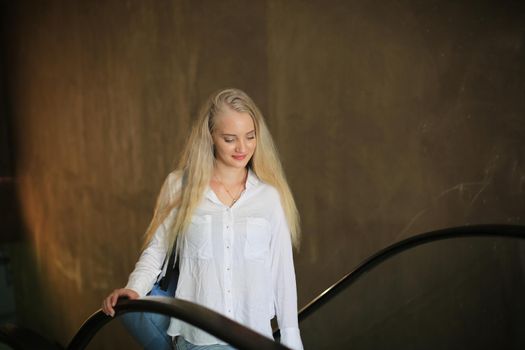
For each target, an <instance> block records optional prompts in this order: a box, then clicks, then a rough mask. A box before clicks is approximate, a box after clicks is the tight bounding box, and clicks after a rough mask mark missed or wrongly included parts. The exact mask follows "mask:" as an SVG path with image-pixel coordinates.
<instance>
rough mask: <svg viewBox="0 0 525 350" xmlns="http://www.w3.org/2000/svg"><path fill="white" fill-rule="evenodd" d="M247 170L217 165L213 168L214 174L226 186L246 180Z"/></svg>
mask: <svg viewBox="0 0 525 350" xmlns="http://www.w3.org/2000/svg"><path fill="white" fill-rule="evenodd" d="M247 171H248V169H247V168H233V167H227V166H224V165H222V164H219V163H216V164H215V166H214V168H213V174H214V175H215V176H217V177H219V179H220V180H221V181H222V182H223V183H225V184H238V183H239V182H242V181H243V180H244V177H245V176H246V172H247Z"/></svg>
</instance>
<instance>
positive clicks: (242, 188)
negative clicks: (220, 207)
mask: <svg viewBox="0 0 525 350" xmlns="http://www.w3.org/2000/svg"><path fill="white" fill-rule="evenodd" d="M247 176H248V171H246V174H245V175H244V179H243V181H242V183H243V186H242V187H241V189H240V190H239V193H238V194H237V196H233V195H232V194H231V192H230V191H228V188H227V187H226V186H225V185H224V183H223V182H222V181H221V180H220V179H219V177H218V176H217V175H214V176H213V177H215V180H217V181H218V182H219V183H220V184H221V186H222V187H223V188H224V189H225V190H226V193H228V196H230V198H231V199H232V204H230V207H231V206H233V205H234V204H235V203H236V202H237V201H238V200H239V198H241V194H242V191H243V190H244V186H245V184H246V177H247Z"/></svg>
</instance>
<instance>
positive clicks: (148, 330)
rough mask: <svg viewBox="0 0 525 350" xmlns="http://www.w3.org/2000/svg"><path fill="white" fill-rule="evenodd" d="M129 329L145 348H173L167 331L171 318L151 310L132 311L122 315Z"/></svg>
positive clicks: (160, 349) (165, 349)
mask: <svg viewBox="0 0 525 350" xmlns="http://www.w3.org/2000/svg"><path fill="white" fill-rule="evenodd" d="M120 319H121V321H122V323H123V324H124V326H126V328H127V329H128V331H129V332H130V333H131V334H132V335H133V337H134V338H135V339H136V340H137V341H138V342H139V344H140V345H141V346H142V347H143V348H144V349H145V350H172V346H171V337H170V336H169V335H168V334H167V333H166V331H167V330H168V326H169V325H170V318H169V317H168V316H164V315H161V314H156V313H150V312H130V313H127V314H124V315H122V316H120Z"/></svg>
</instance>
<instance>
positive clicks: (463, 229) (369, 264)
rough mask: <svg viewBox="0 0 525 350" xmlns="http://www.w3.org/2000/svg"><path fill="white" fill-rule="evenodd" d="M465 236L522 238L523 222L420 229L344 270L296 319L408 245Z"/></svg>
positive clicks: (523, 231) (300, 319)
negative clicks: (422, 231)
mask: <svg viewBox="0 0 525 350" xmlns="http://www.w3.org/2000/svg"><path fill="white" fill-rule="evenodd" d="M464 237H505V238H518V239H525V226H523V225H472V226H460V227H452V228H446V229H441V230H436V231H432V232H427V233H422V234H419V235H416V236H412V237H409V238H406V239H404V240H402V241H399V242H397V243H394V244H392V245H390V246H388V247H386V248H384V249H382V250H380V251H379V252H377V253H375V254H373V255H372V256H370V257H369V258H367V259H366V260H364V261H363V262H362V263H360V264H359V265H358V266H357V267H356V268H355V269H354V270H352V271H351V272H350V273H348V274H346V275H345V276H344V277H343V278H341V279H340V280H339V281H337V282H336V283H334V284H333V285H332V286H330V287H329V288H327V289H326V290H325V291H324V292H322V293H321V294H319V295H318V296H317V297H316V298H315V299H313V300H312V301H311V302H309V303H308V304H307V305H306V306H304V307H303V308H302V309H301V310H300V311H299V322H302V321H304V320H305V319H306V318H307V317H308V316H310V315H311V314H312V313H314V312H315V311H316V310H318V309H319V308H321V307H322V306H323V305H325V304H326V303H327V302H329V301H330V300H332V299H333V298H334V297H335V296H337V295H338V294H339V293H340V292H342V291H343V290H345V289H346V288H348V287H349V286H350V285H351V284H352V283H354V282H355V281H356V280H357V279H358V278H359V277H361V276H362V275H363V274H365V273H366V272H368V271H370V270H371V269H373V268H374V267H376V266H377V265H379V264H380V263H381V262H383V261H385V260H387V259H389V258H391V257H393V256H394V255H397V254H399V253H402V252H404V251H406V250H409V249H411V248H414V247H417V246H420V245H422V244H426V243H431V242H435V241H441V240H445V239H453V238H464ZM278 335H279V330H278V329H277V330H275V332H274V336H278Z"/></svg>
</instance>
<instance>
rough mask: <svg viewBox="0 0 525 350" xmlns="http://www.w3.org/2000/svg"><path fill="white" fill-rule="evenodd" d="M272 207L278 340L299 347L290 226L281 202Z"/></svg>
mask: <svg viewBox="0 0 525 350" xmlns="http://www.w3.org/2000/svg"><path fill="white" fill-rule="evenodd" d="M275 208H276V210H275V212H274V215H273V219H272V243H271V244H272V247H271V249H272V262H271V269H272V285H273V290H274V292H273V293H274V307H275V314H276V316H277V323H278V325H279V329H280V331H281V343H282V344H283V345H285V346H288V347H289V348H291V349H294V350H302V349H303V344H302V341H301V335H300V332H299V325H298V320H297V289H296V283H295V271H294V263H293V253H292V241H291V237H290V229H289V226H288V223H287V222H286V217H285V214H284V210H283V208H282V206H281V204H280V201H279V204H278V205H276V207H275Z"/></svg>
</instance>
